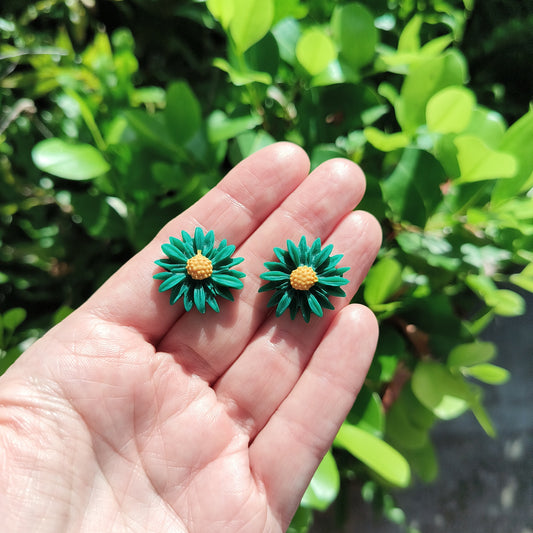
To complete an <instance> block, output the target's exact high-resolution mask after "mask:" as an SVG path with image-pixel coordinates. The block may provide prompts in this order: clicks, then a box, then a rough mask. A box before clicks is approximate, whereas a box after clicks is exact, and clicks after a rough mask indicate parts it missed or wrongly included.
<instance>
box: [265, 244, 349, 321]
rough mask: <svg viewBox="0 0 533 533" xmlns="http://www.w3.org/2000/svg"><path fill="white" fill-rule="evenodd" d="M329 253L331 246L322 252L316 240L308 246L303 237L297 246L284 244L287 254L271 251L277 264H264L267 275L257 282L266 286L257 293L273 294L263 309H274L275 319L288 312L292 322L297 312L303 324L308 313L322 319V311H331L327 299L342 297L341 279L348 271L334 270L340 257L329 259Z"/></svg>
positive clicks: (343, 283)
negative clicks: (264, 282)
mask: <svg viewBox="0 0 533 533" xmlns="http://www.w3.org/2000/svg"><path fill="white" fill-rule="evenodd" d="M332 250H333V245H332V244H330V245H328V246H326V247H325V248H324V249H322V247H321V243H320V239H316V240H315V241H314V242H313V244H312V245H311V246H308V245H307V242H306V240H305V237H302V238H301V239H300V244H299V245H298V246H296V244H295V243H293V242H292V241H287V250H282V249H281V248H274V253H275V254H276V257H277V258H278V259H279V262H277V261H268V262H266V263H265V267H266V268H268V270H269V271H268V272H264V273H263V274H261V276H260V278H261V279H264V280H265V281H267V283H266V284H265V285H263V286H262V287H261V288H260V289H259V292H264V291H271V290H273V291H275V292H274V294H273V296H272V298H270V300H269V302H268V304H267V305H268V307H276V316H280V315H281V314H282V313H284V312H285V311H286V310H287V309H288V310H289V312H290V315H291V318H292V319H293V320H294V318H295V317H296V314H297V313H298V310H300V311H301V313H302V316H303V318H304V320H305V321H306V322H309V319H310V318H311V313H314V314H315V315H318V316H322V315H323V314H324V312H323V311H322V308H323V307H324V308H326V309H334V307H333V305H332V304H331V302H330V301H329V298H328V297H329V296H346V293H345V292H344V291H343V290H342V289H341V288H340V286H341V285H346V284H347V283H348V282H349V280H347V279H345V278H343V277H342V276H343V274H344V273H345V272H347V271H348V270H350V268H349V267H343V268H336V266H335V265H336V264H337V263H338V262H339V261H340V260H341V259H342V257H343V256H342V254H340V255H334V256H330V254H331V252H332Z"/></svg>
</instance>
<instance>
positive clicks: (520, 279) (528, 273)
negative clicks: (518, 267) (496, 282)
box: [510, 263, 533, 292]
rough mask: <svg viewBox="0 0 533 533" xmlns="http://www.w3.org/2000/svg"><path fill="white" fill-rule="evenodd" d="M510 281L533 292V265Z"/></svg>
mask: <svg viewBox="0 0 533 533" xmlns="http://www.w3.org/2000/svg"><path fill="white" fill-rule="evenodd" d="M510 280H511V282H512V283H514V284H515V285H518V287H521V288H522V289H525V290H526V291H529V292H533V263H530V264H529V265H527V266H526V267H525V268H524V270H522V272H520V273H519V274H512V275H511V276H510Z"/></svg>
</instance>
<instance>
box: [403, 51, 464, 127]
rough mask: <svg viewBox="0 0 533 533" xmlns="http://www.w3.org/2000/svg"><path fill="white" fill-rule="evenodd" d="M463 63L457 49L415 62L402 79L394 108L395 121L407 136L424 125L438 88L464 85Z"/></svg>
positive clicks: (462, 58)
mask: <svg viewBox="0 0 533 533" xmlns="http://www.w3.org/2000/svg"><path fill="white" fill-rule="evenodd" d="M465 79H466V62H465V59H464V57H463V56H462V55H461V54H460V53H459V52H458V51H456V50H450V51H447V52H445V53H444V54H442V55H440V56H437V57H433V58H429V59H426V60H424V61H421V62H417V63H415V64H414V65H413V66H412V67H411V68H410V69H409V73H408V75H407V77H406V78H405V80H404V82H403V85H402V89H401V91H400V96H399V98H397V100H396V102H395V105H394V108H395V111H396V118H397V120H398V122H399V124H400V126H401V127H402V130H404V131H405V132H406V133H407V134H413V133H414V132H415V130H416V128H417V127H418V126H421V125H423V124H425V122H426V105H427V102H428V101H429V99H430V98H431V97H432V96H433V95H434V94H436V93H438V92H439V91H440V90H441V89H444V88H445V87H449V86H451V85H463V83H464V81H465Z"/></svg>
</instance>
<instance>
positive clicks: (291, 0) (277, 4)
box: [272, 0, 309, 25]
mask: <svg viewBox="0 0 533 533" xmlns="http://www.w3.org/2000/svg"><path fill="white" fill-rule="evenodd" d="M308 12H309V8H308V7H307V6H304V5H302V4H300V0H274V20H273V21H272V25H274V24H276V23H278V22H279V21H281V20H283V19H285V18H287V17H292V18H295V19H301V18H303V17H305V16H306V15H307V13H308Z"/></svg>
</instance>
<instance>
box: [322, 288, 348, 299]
mask: <svg viewBox="0 0 533 533" xmlns="http://www.w3.org/2000/svg"><path fill="white" fill-rule="evenodd" d="M324 289H325V290H326V291H327V293H328V294H329V295H330V296H339V297H341V298H343V297H344V296H346V293H345V292H344V291H343V290H342V289H341V288H340V287H324Z"/></svg>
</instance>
